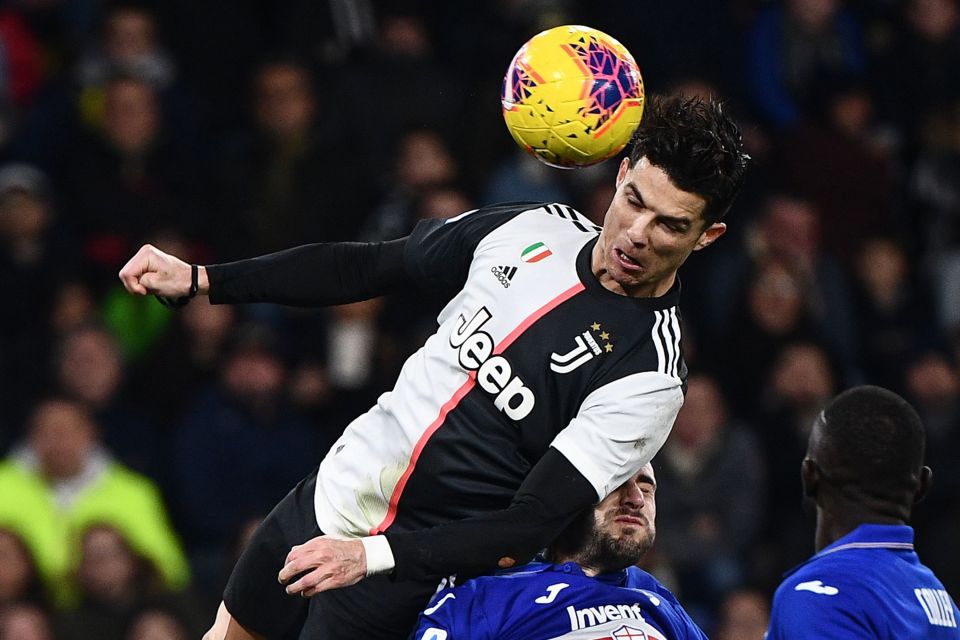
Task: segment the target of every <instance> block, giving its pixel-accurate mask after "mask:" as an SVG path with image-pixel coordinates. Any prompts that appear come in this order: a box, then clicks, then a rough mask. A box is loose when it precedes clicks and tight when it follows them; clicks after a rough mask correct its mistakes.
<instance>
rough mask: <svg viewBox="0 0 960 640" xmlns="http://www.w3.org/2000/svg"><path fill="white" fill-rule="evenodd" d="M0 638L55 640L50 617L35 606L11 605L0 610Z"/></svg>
mask: <svg viewBox="0 0 960 640" xmlns="http://www.w3.org/2000/svg"><path fill="white" fill-rule="evenodd" d="M0 638H4V640H6V639H7V638H9V639H10V640H57V636H56V635H54V626H53V624H52V621H51V619H50V615H49V614H48V613H47V612H46V611H44V610H43V609H41V608H40V607H38V606H37V605H35V604H13V605H11V606H9V607H4V608H0Z"/></svg>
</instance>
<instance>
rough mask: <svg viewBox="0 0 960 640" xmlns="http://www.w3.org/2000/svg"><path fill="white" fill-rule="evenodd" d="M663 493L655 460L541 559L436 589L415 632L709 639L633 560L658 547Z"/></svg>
mask: <svg viewBox="0 0 960 640" xmlns="http://www.w3.org/2000/svg"><path fill="white" fill-rule="evenodd" d="M656 493H657V482H656V480H655V478H654V472H653V467H652V466H651V465H650V464H649V463H648V464H647V465H645V466H644V467H643V468H641V469H640V471H639V472H638V473H637V474H635V475H634V476H633V477H631V478H630V479H629V480H627V481H626V482H625V483H623V484H622V485H620V486H619V487H618V488H616V489H615V490H614V491H613V492H611V493H610V495H608V496H607V497H606V498H604V499H603V500H601V501H600V502H599V503H598V504H597V505H595V506H593V507H590V508H588V509H586V510H585V511H584V512H583V513H582V514H580V515H578V516H577V517H576V519H575V520H574V521H573V522H572V523H571V524H570V525H569V526H568V527H567V528H566V529H565V530H564V531H563V532H562V533H561V534H560V535H559V536H558V537H557V539H556V540H555V541H554V542H553V543H551V545H550V546H549V547H547V550H546V552H545V554H544V556H543V557H542V558H538V559H537V560H535V561H534V562H533V563H531V564H527V565H524V566H522V567H518V568H516V569H514V570H511V571H507V572H504V573H502V574H500V575H495V576H490V577H483V578H476V579H474V580H470V581H469V582H466V583H465V584H463V585H461V586H459V587H457V588H448V589H445V590H443V591H439V592H438V593H437V594H436V595H435V596H434V597H433V600H432V601H431V603H430V606H429V607H428V608H427V609H425V610H424V612H423V613H422V614H421V616H420V620H419V621H418V623H417V630H416V631H415V632H414V634H413V639H414V640H438V639H440V638H447V637H450V638H471V639H475V640H520V639H524V640H540V639H543V640H545V639H546V638H558V637H562V636H564V635H567V634H569V633H575V632H580V633H582V634H589V635H590V637H613V638H620V637H624V638H626V637H638V638H647V637H650V638H654V637H661V635H660V634H663V637H665V638H666V639H667V640H679V639H680V638H689V639H690V640H693V639H695V638H703V639H705V638H706V637H707V636H706V635H705V634H704V633H703V631H701V630H700V629H699V628H698V627H697V625H696V624H695V623H694V622H693V620H691V619H690V617H689V616H688V615H687V613H686V612H685V611H684V610H683V607H681V606H680V603H679V602H677V599H676V598H675V597H674V596H673V594H672V593H670V592H669V591H668V590H667V589H666V588H665V587H664V586H663V585H661V584H660V583H659V582H658V581H657V579H656V578H654V577H653V576H652V575H650V574H649V573H646V572H644V571H641V570H640V569H638V568H637V567H636V566H635V565H636V564H637V563H638V562H640V560H641V559H642V558H643V556H644V554H645V553H646V552H647V551H648V550H649V549H650V547H651V546H653V541H654V537H655V535H656V515H657V505H656ZM648 634H649V635H648Z"/></svg>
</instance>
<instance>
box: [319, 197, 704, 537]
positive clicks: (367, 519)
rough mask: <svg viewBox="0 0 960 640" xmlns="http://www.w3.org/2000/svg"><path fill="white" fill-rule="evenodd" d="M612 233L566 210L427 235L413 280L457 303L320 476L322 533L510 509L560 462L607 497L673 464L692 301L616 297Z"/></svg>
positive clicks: (532, 210) (419, 234) (673, 296)
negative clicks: (670, 453) (602, 249)
mask: <svg viewBox="0 0 960 640" xmlns="http://www.w3.org/2000/svg"><path fill="white" fill-rule="evenodd" d="M599 231H600V229H599V228H597V227H596V226H594V225H593V224H591V223H590V222H589V221H588V220H587V219H586V218H584V217H583V216H582V215H580V214H579V213H577V212H576V211H574V210H573V209H571V208H569V207H566V206H564V205H558V204H523V205H517V204H512V205H499V206H494V207H488V208H484V209H479V210H476V211H472V212H468V213H465V214H463V215H461V216H459V217H457V218H452V219H449V220H425V221H422V222H420V223H419V224H418V225H417V227H416V228H415V230H414V231H413V233H412V235H411V236H410V238H409V239H408V240H407V243H406V248H405V257H404V259H405V262H406V265H407V269H408V271H409V272H410V273H411V274H413V277H414V278H415V279H416V280H418V281H421V282H423V283H424V284H428V285H432V286H441V287H446V288H449V289H450V290H452V291H457V293H456V295H454V297H453V298H452V299H451V300H450V302H449V303H448V304H447V306H446V307H445V308H444V309H443V310H442V311H441V313H440V315H439V317H438V325H439V326H438V329H437V332H436V333H435V334H434V335H433V336H431V337H430V338H429V339H428V340H427V342H426V343H425V344H424V346H423V347H422V348H421V349H420V350H419V351H417V352H416V353H415V354H413V355H412V356H411V357H410V358H409V359H408V360H407V361H406V363H405V364H404V366H403V368H402V371H401V373H400V376H399V378H398V380H397V383H396V386H395V387H394V389H393V390H392V391H391V392H388V393H385V394H383V395H382V396H381V397H380V398H379V400H378V401H377V404H376V406H374V407H373V408H372V409H370V411H368V412H367V413H365V414H363V415H361V416H360V417H358V418H357V419H356V420H354V421H353V422H352V423H351V424H350V425H349V426H348V427H347V429H346V430H345V432H344V434H343V436H342V437H341V438H340V439H339V440H338V441H337V442H336V443H335V444H334V445H333V447H332V448H331V450H330V452H329V453H328V454H327V456H326V458H325V459H324V460H323V462H322V463H321V465H320V469H319V472H318V477H317V491H316V494H315V506H316V515H317V523H318V525H319V526H320V528H321V529H322V530H323V531H324V532H326V533H329V534H340V535H346V536H362V535H373V534H377V533H382V532H384V531H386V530H387V529H389V528H391V527H393V530H395V531H409V530H415V529H422V528H426V527H430V526H433V525H436V524H440V523H444V522H449V521H451V520H459V519H462V518H466V517H471V516H476V515H481V514H484V513H488V512H490V511H494V510H499V509H503V508H505V507H507V506H508V505H509V504H510V500H511V498H512V497H513V495H514V493H515V492H516V490H517V489H518V487H519V486H520V484H521V482H522V481H523V479H524V477H525V476H526V475H527V473H528V472H529V471H530V469H531V468H532V467H533V465H534V464H535V463H536V462H537V461H538V460H539V459H540V458H541V457H542V456H543V454H544V453H545V452H546V451H547V449H548V448H549V447H554V448H556V449H557V450H558V451H559V452H560V453H562V454H563V455H564V456H565V457H566V458H567V459H568V460H569V461H570V462H571V463H572V464H573V465H574V466H576V467H577V468H578V469H579V470H580V472H581V473H582V474H583V476H584V477H585V478H587V479H588V480H589V481H590V483H591V484H592V485H593V487H594V489H595V490H596V493H597V498H598V499H601V498H603V497H605V496H606V495H607V494H608V493H609V492H610V491H612V490H613V489H615V488H616V487H618V486H619V485H620V484H622V483H623V482H624V481H625V480H627V479H628V478H629V477H630V476H631V475H632V474H633V473H635V472H636V471H637V470H638V469H639V468H640V467H641V466H642V465H643V464H645V463H646V462H648V461H649V460H650V459H651V458H652V457H653V455H654V454H655V453H656V452H657V450H659V448H660V447H661V445H662V444H663V442H664V440H666V438H667V434H668V433H669V431H670V428H671V426H672V425H673V421H674V418H675V417H676V414H677V411H678V410H679V408H680V405H681V404H682V402H683V390H682V388H683V385H684V380H685V377H686V367H685V365H684V362H683V357H682V355H681V352H680V323H679V317H678V312H677V306H676V305H677V302H678V298H679V285H676V286H675V287H674V288H673V289H671V291H669V292H668V293H667V294H665V295H664V296H661V297H658V298H630V297H626V296H621V295H617V294H615V293H613V292H611V291H609V290H607V289H605V288H604V287H603V286H602V285H601V284H600V283H599V281H598V280H597V279H596V277H595V276H594V275H593V273H592V271H591V251H592V249H593V247H594V245H595V244H596V241H597V237H598V235H599Z"/></svg>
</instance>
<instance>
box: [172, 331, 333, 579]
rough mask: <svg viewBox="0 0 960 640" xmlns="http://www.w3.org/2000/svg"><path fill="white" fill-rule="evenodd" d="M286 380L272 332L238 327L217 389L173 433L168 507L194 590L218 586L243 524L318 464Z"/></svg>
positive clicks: (312, 434)
mask: <svg viewBox="0 0 960 640" xmlns="http://www.w3.org/2000/svg"><path fill="white" fill-rule="evenodd" d="M287 374H288V371H287V366H286V364H285V362H284V361H283V359H282V358H281V354H280V353H279V352H278V336H277V335H276V334H275V333H273V332H272V331H271V330H269V329H268V328H266V327H264V326H258V325H244V326H241V327H239V328H238V329H237V330H236V332H235V333H234V335H233V336H232V337H231V344H230V345H229V346H228V347H227V352H226V353H225V356H224V360H223V368H222V371H221V373H220V376H219V380H218V381H217V384H215V385H212V386H210V387H208V388H206V389H201V390H199V393H198V395H197V396H196V399H195V401H194V402H193V403H192V405H191V406H190V408H189V409H188V410H187V412H186V415H185V417H184V419H183V422H182V423H181V425H180V427H179V429H178V431H177V433H176V436H175V440H174V446H173V458H172V464H171V465H170V466H171V469H170V478H171V485H172V487H173V493H172V499H171V501H172V503H173V506H174V508H175V513H176V515H177V521H178V523H179V525H180V531H181V532H182V534H183V536H184V540H185V542H186V544H187V547H188V550H189V553H190V558H191V562H192V564H193V566H194V569H195V573H196V580H197V582H198V587H199V588H200V589H207V588H212V589H216V588H217V587H218V586H219V585H216V584H213V583H214V582H215V581H216V580H218V579H219V578H220V571H221V568H222V566H223V564H224V563H225V562H226V561H227V559H228V556H229V552H230V551H229V544H230V542H231V541H232V540H233V539H234V538H235V536H236V532H237V531H238V530H239V528H240V527H241V525H243V524H244V523H245V522H246V521H247V520H248V519H250V518H252V517H263V516H264V515H266V514H267V513H268V512H269V511H270V509H271V508H272V507H273V505H274V504H276V502H277V501H278V500H280V499H281V498H282V497H283V496H284V494H285V493H286V492H287V491H288V490H289V488H290V487H291V486H292V485H294V484H296V482H297V479H298V478H302V477H303V476H304V474H306V473H308V472H309V471H310V469H311V468H312V467H314V466H315V464H316V458H317V454H318V449H317V446H318V445H317V434H316V431H315V430H314V429H313V427H312V426H311V425H310V424H308V423H307V422H306V421H305V420H304V418H303V417H302V416H301V415H299V414H298V413H297V412H296V411H295V410H294V408H293V407H292V406H291V405H290V403H289V401H288V399H287V398H286V396H285V386H286V380H287ZM238 495H239V496H243V500H236V499H235V497H236V496H238Z"/></svg>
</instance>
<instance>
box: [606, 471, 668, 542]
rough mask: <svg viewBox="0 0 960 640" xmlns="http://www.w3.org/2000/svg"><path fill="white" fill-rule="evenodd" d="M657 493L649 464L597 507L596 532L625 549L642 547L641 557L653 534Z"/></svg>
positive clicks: (651, 540) (654, 530)
mask: <svg viewBox="0 0 960 640" xmlns="http://www.w3.org/2000/svg"><path fill="white" fill-rule="evenodd" d="M656 492H657V481H656V478H655V477H654V475H653V466H652V465H650V464H649V463H648V464H646V465H644V467H643V468H642V469H640V471H638V472H637V473H636V474H635V475H634V476H633V477H632V478H630V479H629V480H627V481H626V482H624V483H623V484H622V485H620V487H619V488H618V489H617V490H616V491H614V492H613V493H611V494H610V495H608V496H607V497H606V498H604V499H603V500H602V501H601V502H600V503H599V504H598V505H597V506H596V508H595V509H594V518H595V520H596V529H597V532H598V533H599V534H600V535H602V536H605V537H608V538H610V539H611V540H614V541H617V542H619V543H620V544H622V545H624V546H627V547H633V546H637V547H642V548H643V551H642V552H640V554H639V555H643V553H644V552H646V550H647V549H649V548H650V546H651V545H653V538H654V535H655V533H656V519H657V501H656ZM638 559H639V556H638Z"/></svg>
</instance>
